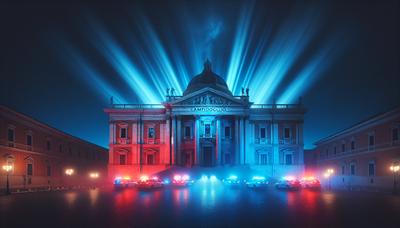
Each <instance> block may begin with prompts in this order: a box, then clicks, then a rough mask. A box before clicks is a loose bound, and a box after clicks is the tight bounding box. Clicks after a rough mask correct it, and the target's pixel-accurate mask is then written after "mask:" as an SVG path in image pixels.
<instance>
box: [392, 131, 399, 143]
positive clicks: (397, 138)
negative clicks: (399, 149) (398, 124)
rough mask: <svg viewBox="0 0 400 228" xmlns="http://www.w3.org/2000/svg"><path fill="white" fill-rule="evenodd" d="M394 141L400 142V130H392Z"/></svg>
mask: <svg viewBox="0 0 400 228" xmlns="http://www.w3.org/2000/svg"><path fill="white" fill-rule="evenodd" d="M392 140H393V141H398V140H399V128H393V129H392Z"/></svg>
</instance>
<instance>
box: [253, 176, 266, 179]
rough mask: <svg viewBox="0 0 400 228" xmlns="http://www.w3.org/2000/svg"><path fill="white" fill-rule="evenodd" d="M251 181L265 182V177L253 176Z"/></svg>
mask: <svg viewBox="0 0 400 228" xmlns="http://www.w3.org/2000/svg"><path fill="white" fill-rule="evenodd" d="M252 179H253V180H265V177H263V176H253V178H252Z"/></svg>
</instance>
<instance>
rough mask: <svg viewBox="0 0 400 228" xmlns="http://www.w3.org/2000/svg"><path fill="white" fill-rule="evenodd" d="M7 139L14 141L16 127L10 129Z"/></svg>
mask: <svg viewBox="0 0 400 228" xmlns="http://www.w3.org/2000/svg"><path fill="white" fill-rule="evenodd" d="M7 139H8V141H9V142H14V129H11V128H9V129H8V131H7Z"/></svg>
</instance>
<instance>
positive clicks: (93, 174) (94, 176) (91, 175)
mask: <svg viewBox="0 0 400 228" xmlns="http://www.w3.org/2000/svg"><path fill="white" fill-rule="evenodd" d="M89 177H90V178H91V179H93V180H94V179H97V178H99V173H96V172H94V173H90V174H89Z"/></svg>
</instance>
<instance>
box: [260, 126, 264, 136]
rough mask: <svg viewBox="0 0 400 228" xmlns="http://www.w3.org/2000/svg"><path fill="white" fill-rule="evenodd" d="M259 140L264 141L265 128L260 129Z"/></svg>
mask: <svg viewBox="0 0 400 228" xmlns="http://www.w3.org/2000/svg"><path fill="white" fill-rule="evenodd" d="M260 138H262V139H265V127H262V128H260Z"/></svg>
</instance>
